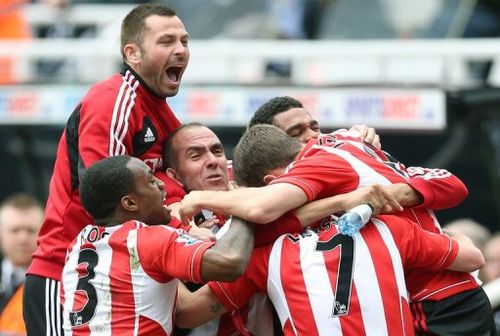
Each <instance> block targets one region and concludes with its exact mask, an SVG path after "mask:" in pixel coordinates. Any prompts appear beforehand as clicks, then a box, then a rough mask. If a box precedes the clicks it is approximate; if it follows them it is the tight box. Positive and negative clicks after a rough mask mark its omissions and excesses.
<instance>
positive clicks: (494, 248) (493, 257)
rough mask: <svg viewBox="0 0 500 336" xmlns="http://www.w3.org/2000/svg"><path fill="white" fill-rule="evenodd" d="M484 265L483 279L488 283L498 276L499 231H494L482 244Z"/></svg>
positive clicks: (499, 257) (499, 268)
mask: <svg viewBox="0 0 500 336" xmlns="http://www.w3.org/2000/svg"><path fill="white" fill-rule="evenodd" d="M483 253H484V258H485V260H486V265H484V267H483V270H482V275H483V280H484V282H486V283H488V282H490V281H493V280H495V279H498V278H500V232H496V233H495V234H494V235H493V236H492V237H491V238H490V240H488V242H487V243H486V245H485V246H484V250H483Z"/></svg>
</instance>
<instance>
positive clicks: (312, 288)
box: [209, 216, 458, 336]
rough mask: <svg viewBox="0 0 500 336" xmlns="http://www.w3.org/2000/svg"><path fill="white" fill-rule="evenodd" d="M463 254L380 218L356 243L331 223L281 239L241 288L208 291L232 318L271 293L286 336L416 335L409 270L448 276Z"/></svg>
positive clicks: (259, 254)
mask: <svg viewBox="0 0 500 336" xmlns="http://www.w3.org/2000/svg"><path fill="white" fill-rule="evenodd" d="M457 253H458V245H457V244H456V243H455V242H454V241H452V240H451V239H450V238H449V237H447V236H444V235H438V234H434V233H430V232H425V231H423V230H421V229H420V228H419V227H418V226H417V225H416V224H415V223H412V222H410V221H407V220H405V219H403V218H399V217H395V216H379V217H378V218H372V220H371V223H369V224H367V225H366V226H365V227H364V228H363V229H362V230H361V231H360V232H358V233H357V234H355V235H354V237H353V238H352V237H349V236H344V235H341V234H338V232H337V229H336V227H335V225H332V223H328V224H327V225H324V226H323V229H322V230H320V231H319V232H315V231H312V230H306V231H304V232H303V233H302V234H300V235H283V236H281V237H280V238H279V239H278V240H277V241H276V242H275V243H274V244H273V245H269V246H266V247H261V248H258V249H255V250H254V253H253V255H252V258H251V261H250V263H249V265H248V267H247V270H246V271H245V274H244V275H243V276H242V277H240V278H239V279H238V280H236V281H235V282H232V283H222V282H210V283H209V286H210V287H211V289H212V290H213V292H214V293H215V294H216V295H217V297H218V298H219V300H220V301H221V302H222V303H223V304H224V306H225V307H226V308H227V309H228V310H234V309H238V308H239V307H241V306H242V305H244V304H245V303H246V302H247V300H248V299H249V297H251V295H253V294H254V293H255V292H259V291H261V292H266V293H267V294H268V295H269V297H270V298H271V300H272V302H273V304H274V306H275V308H276V311H277V313H278V316H279V318H280V321H281V325H282V328H283V332H284V333H285V335H307V336H314V335H356V336H358V335H398V336H400V335H413V333H414V332H413V324H412V317H411V313H410V310H409V306H408V297H407V291H406V286H405V279H404V270H403V269H404V268H417V267H418V268H424V269H426V270H428V271H432V272H436V271H439V270H443V269H445V268H446V267H448V266H449V265H450V264H451V263H452V262H453V260H454V259H455V257H456V254H457Z"/></svg>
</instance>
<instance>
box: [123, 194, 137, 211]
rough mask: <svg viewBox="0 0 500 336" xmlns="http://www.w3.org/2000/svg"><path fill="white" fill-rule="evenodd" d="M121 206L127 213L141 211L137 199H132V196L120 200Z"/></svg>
mask: <svg viewBox="0 0 500 336" xmlns="http://www.w3.org/2000/svg"><path fill="white" fill-rule="evenodd" d="M120 204H121V206H122V208H123V209H124V210H125V211H128V212H137V211H139V205H138V204H137V202H136V200H135V198H134V197H132V195H125V196H123V197H122V199H121V200H120Z"/></svg>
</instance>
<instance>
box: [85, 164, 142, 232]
mask: <svg viewBox="0 0 500 336" xmlns="http://www.w3.org/2000/svg"><path fill="white" fill-rule="evenodd" d="M131 159H132V157H131V156H128V155H119V156H111V157H109V158H105V159H102V160H100V161H97V162H96V163H94V164H93V165H91V166H90V167H89V168H88V169H87V170H86V171H85V172H84V173H83V175H82V178H81V181H80V199H81V201H82V205H83V207H84V208H85V210H87V212H88V213H89V214H90V215H91V216H92V217H93V218H94V220H95V221H96V222H97V223H101V222H106V221H107V220H108V219H109V218H110V217H111V216H112V215H113V214H114V213H115V211H116V208H117V206H118V204H119V203H120V200H121V198H122V197H123V196H125V195H127V194H129V193H132V192H133V191H134V189H135V184H134V176H133V174H132V171H131V170H130V169H129V168H128V167H127V164H128V162H129V161H130V160H131Z"/></svg>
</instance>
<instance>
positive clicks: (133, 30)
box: [120, 3, 177, 60]
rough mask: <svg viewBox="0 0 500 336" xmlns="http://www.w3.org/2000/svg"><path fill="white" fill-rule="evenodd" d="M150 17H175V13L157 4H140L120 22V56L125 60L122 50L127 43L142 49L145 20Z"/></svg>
mask: <svg viewBox="0 0 500 336" xmlns="http://www.w3.org/2000/svg"><path fill="white" fill-rule="evenodd" d="M152 15H158V16H169V17H172V16H176V15H177V13H176V12H175V10H173V9H172V8H170V7H167V6H165V5H162V4H158V3H146V4H141V5H139V6H137V7H135V8H134V9H132V10H131V11H130V13H128V14H127V16H126V17H125V18H124V19H123V21H122V29H121V39H120V40H121V41H120V42H121V43H120V46H121V54H122V58H123V60H125V53H124V51H123V49H124V48H125V45H127V44H128V43H136V44H138V45H139V46H140V47H142V42H143V33H144V29H145V28H146V23H145V22H146V19H147V18H148V17H150V16H152Z"/></svg>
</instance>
